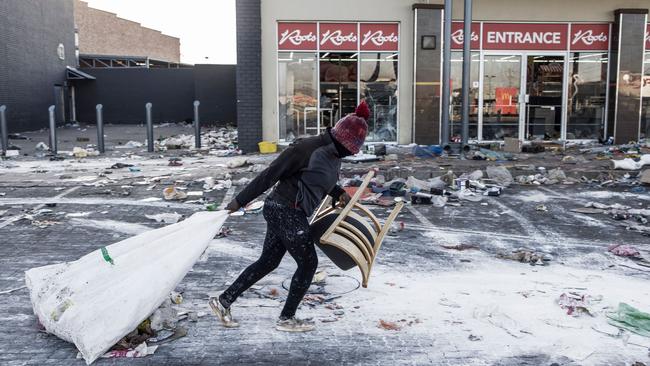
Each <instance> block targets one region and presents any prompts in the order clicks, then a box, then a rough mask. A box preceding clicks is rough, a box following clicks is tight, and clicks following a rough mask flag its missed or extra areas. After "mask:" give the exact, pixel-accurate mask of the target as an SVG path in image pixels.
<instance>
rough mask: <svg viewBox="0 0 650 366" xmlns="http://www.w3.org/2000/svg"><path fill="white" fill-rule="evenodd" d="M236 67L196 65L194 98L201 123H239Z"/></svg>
mask: <svg viewBox="0 0 650 366" xmlns="http://www.w3.org/2000/svg"><path fill="white" fill-rule="evenodd" d="M236 68H237V66H236V65H195V66H194V97H195V98H196V100H199V101H201V107H200V111H201V116H200V117H201V121H219V122H227V123H231V124H236V123H237V100H236V95H235V90H236V85H237V83H236V77H235V70H236Z"/></svg>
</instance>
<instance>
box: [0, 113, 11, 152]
mask: <svg viewBox="0 0 650 366" xmlns="http://www.w3.org/2000/svg"><path fill="white" fill-rule="evenodd" d="M6 110H7V106H5V105H0V139H1V140H2V141H0V142H1V143H2V151H4V153H5V154H6V153H7V150H8V149H9V132H7V117H6V116H5V111H6Z"/></svg>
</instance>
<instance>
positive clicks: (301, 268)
mask: <svg viewBox="0 0 650 366" xmlns="http://www.w3.org/2000/svg"><path fill="white" fill-rule="evenodd" d="M263 214H264V219H265V220H266V223H267V227H266V238H265V239H264V248H263V249H262V255H261V256H260V258H259V259H258V260H257V261H256V262H255V263H253V264H251V265H250V266H248V268H246V269H245V270H244V272H242V273H241V274H240V275H239V277H238V278H237V280H235V282H234V283H233V284H232V285H230V287H228V289H227V290H226V291H224V292H223V294H221V296H220V297H219V300H220V301H221V303H222V304H223V305H224V306H226V307H229V306H230V305H231V304H232V303H233V302H235V300H236V299H237V298H238V297H239V295H241V294H242V293H243V292H244V291H246V290H247V289H248V288H249V287H251V286H252V285H253V284H255V283H256V282H257V281H259V280H261V279H262V278H263V277H264V276H266V275H267V274H269V273H271V272H272V271H273V270H274V269H276V268H277V267H278V265H279V264H280V261H282V257H284V254H285V253H286V252H287V251H288V252H289V254H291V256H292V257H293V259H294V260H295V261H296V263H297V264H298V269H296V273H294V275H293V279H292V280H291V288H290V289H289V296H288V297H287V301H286V302H285V304H284V308H283V309H282V313H281V314H280V317H281V318H285V319H286V318H291V317H292V316H294V315H295V314H296V309H298V305H299V304H300V301H301V300H302V298H303V297H304V296H305V293H306V292H307V289H309V285H310V284H311V281H312V278H313V277H314V273H315V272H316V267H318V256H317V255H316V248H314V242H313V241H312V239H311V237H310V235H309V222H308V221H307V217H306V216H305V214H304V212H302V211H301V210H298V209H295V208H291V207H287V206H285V205H282V204H279V203H277V202H274V201H272V200H269V199H267V200H266V201H265V202H264V210H263Z"/></svg>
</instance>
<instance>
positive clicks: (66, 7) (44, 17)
mask: <svg viewBox="0 0 650 366" xmlns="http://www.w3.org/2000/svg"><path fill="white" fill-rule="evenodd" d="M59 44H63V46H64V48H65V58H64V60H61V59H60V58H59V56H58V55H57V48H58V46H59ZM75 65H76V59H75V45H74V14H73V8H72V0H47V1H45V0H0V105H2V104H4V105H6V106H7V122H8V124H9V130H10V131H11V132H15V131H26V130H35V129H39V128H43V127H46V126H48V111H47V108H48V107H49V106H50V105H53V104H57V105H58V106H59V108H61V105H62V103H61V102H62V101H58V102H57V101H56V100H55V93H54V86H55V84H59V85H62V84H63V83H64V82H65V67H66V66H73V67H74V66H75ZM66 107H67V105H66ZM59 111H62V110H61V109H59ZM57 116H59V120H62V118H60V114H59V113H57Z"/></svg>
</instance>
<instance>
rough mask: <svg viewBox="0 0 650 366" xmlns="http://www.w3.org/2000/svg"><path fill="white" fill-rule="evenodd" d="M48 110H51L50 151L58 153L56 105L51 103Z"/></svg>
mask: <svg viewBox="0 0 650 366" xmlns="http://www.w3.org/2000/svg"><path fill="white" fill-rule="evenodd" d="M48 111H49V112H50V152H51V153H52V154H54V155H56V153H57V148H56V119H55V118H54V106H53V105H51V106H50V107H49V108H48Z"/></svg>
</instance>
